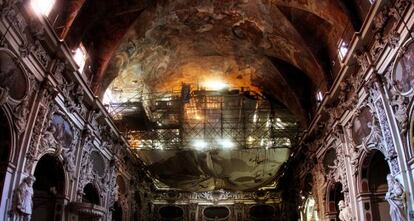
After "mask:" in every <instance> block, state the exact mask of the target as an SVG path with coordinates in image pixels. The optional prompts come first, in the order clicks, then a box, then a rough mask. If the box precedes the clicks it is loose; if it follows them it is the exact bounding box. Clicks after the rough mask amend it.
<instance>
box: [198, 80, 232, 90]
mask: <svg viewBox="0 0 414 221" xmlns="http://www.w3.org/2000/svg"><path fill="white" fill-rule="evenodd" d="M202 86H203V87H205V88H206V89H210V90H217V91H219V90H223V89H225V88H228V87H229V86H228V85H227V84H226V83H224V82H223V81H220V80H208V81H205V82H204V83H203V84H202Z"/></svg>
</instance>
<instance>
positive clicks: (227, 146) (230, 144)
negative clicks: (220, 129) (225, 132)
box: [218, 138, 235, 149]
mask: <svg viewBox="0 0 414 221" xmlns="http://www.w3.org/2000/svg"><path fill="white" fill-rule="evenodd" d="M218 143H219V144H220V145H221V147H222V148H223V149H232V148H233V147H234V146H235V145H234V143H233V141H231V140H230V139H228V138H224V139H220V140H219V142H218Z"/></svg>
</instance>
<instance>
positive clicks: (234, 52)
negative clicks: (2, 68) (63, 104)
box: [56, 0, 352, 191]
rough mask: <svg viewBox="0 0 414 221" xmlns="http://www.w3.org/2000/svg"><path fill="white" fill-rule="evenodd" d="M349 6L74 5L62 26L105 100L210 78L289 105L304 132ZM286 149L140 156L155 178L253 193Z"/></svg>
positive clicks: (243, 0) (138, 97)
mask: <svg viewBox="0 0 414 221" xmlns="http://www.w3.org/2000/svg"><path fill="white" fill-rule="evenodd" d="M345 3H346V1H340V0H317V1H316V0H259V1H251V0H197V1H194V0H174V1H170V0H160V1H144V0H108V1H99V0H91V1H84V0H73V1H68V3H67V5H63V6H62V7H64V8H65V10H64V13H63V14H62V15H61V16H60V17H59V18H58V19H57V21H56V24H57V25H58V27H59V29H58V33H59V35H60V37H62V38H65V39H67V42H68V43H69V46H70V47H72V46H74V47H76V46H77V45H79V44H80V43H81V42H82V44H83V45H84V46H85V48H86V49H87V52H88V54H89V58H90V66H88V68H87V71H86V75H87V76H88V79H90V81H91V87H92V89H93V90H94V92H95V93H96V94H97V95H98V96H99V97H100V98H102V99H103V100H104V103H111V102H117V103H128V102H131V101H134V102H136V101H141V102H142V100H145V99H146V98H145V96H149V97H150V96H154V95H155V94H159V93H160V92H161V93H165V92H168V91H171V92H172V91H179V90H180V89H181V87H182V85H183V83H185V84H191V85H195V87H193V88H192V89H194V88H198V87H199V85H202V84H203V82H206V81H213V82H225V84H226V85H227V86H228V87H230V88H248V89H247V90H249V91H251V92H253V93H255V94H259V95H260V96H262V97H264V98H265V99H268V100H269V101H271V102H274V103H277V105H281V106H283V107H284V108H286V109H287V110H288V111H289V112H290V113H291V114H292V117H293V118H294V119H295V120H294V121H295V122H298V125H300V126H301V128H306V126H307V125H308V124H309V122H310V119H311V117H312V112H313V110H314V109H315V106H316V101H315V95H316V93H317V92H318V91H322V92H325V91H327V89H328V88H329V87H330V84H331V83H332V78H333V76H332V69H333V65H334V63H335V62H337V59H338V55H337V50H338V43H339V41H340V40H341V38H342V35H343V33H344V31H345V30H346V28H347V27H349V25H350V21H351V20H350V19H349V18H350V17H352V15H350V14H349V11H347V10H346V9H345V8H344V5H346V4H345ZM65 4H66V3H65ZM86 21H87V22H86ZM241 91H243V90H241ZM104 94H105V95H104ZM140 105H141V106H140V107H139V108H140V111H136V110H134V111H135V112H136V113H140V114H142V113H144V112H146V113H148V105H146V104H145V102H142V103H141V104H140ZM142 106H144V107H142ZM139 108H135V109H139ZM143 109H145V111H143ZM131 113H133V112H131ZM265 118H266V117H265ZM114 119H116V118H114ZM131 119H134V118H131ZM140 119H143V120H142V121H148V119H151V117H148V118H145V117H144V118H140ZM266 119H267V118H266ZM136 124H137V123H136ZM131 125H133V124H131ZM126 129H127V130H134V128H128V127H127V128H126ZM135 129H136V128H135ZM153 129H154V128H153ZM289 151H290V149H287V148H284V149H283V148H280V149H279V148H275V149H268V150H266V149H260V148H258V149H248V150H246V149H233V150H227V152H226V151H224V152H223V151H222V150H219V149H215V150H208V151H195V150H191V149H177V150H174V149H168V150H150V149H146V150H141V151H139V152H137V153H138V156H139V157H140V158H141V159H142V160H143V162H144V163H145V164H146V166H147V167H148V169H149V171H150V172H151V174H152V175H153V176H154V177H155V178H157V179H158V181H159V182H161V183H164V184H165V185H167V186H170V187H174V188H179V189H183V190H189V191H206V190H215V189H229V190H250V189H254V188H259V187H260V186H263V185H266V184H269V183H271V182H272V181H273V180H274V178H275V175H276V173H277V171H278V169H279V167H280V166H281V165H282V164H283V162H285V161H286V160H287V159H288V156H289ZM190 165H191V166H190Z"/></svg>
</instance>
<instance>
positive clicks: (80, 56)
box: [73, 44, 86, 73]
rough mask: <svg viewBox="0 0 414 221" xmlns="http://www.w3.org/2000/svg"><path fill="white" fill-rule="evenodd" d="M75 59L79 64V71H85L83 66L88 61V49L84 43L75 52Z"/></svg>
mask: <svg viewBox="0 0 414 221" xmlns="http://www.w3.org/2000/svg"><path fill="white" fill-rule="evenodd" d="M73 59H74V60H75V62H76V64H77V65H78V66H79V69H78V71H79V72H80V73H83V68H84V67H85V63H86V49H85V47H83V45H82V44H81V45H80V46H79V48H77V49H76V51H75V54H74V55H73Z"/></svg>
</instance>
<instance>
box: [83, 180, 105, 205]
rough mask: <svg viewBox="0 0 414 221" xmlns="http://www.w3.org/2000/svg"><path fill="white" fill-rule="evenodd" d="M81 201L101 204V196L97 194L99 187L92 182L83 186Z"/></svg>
mask: <svg viewBox="0 0 414 221" xmlns="http://www.w3.org/2000/svg"><path fill="white" fill-rule="evenodd" d="M82 202H84V203H90V204H95V205H101V197H100V194H99V188H97V187H96V185H94V184H93V183H88V184H86V185H85V186H84V187H83V197H82Z"/></svg>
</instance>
